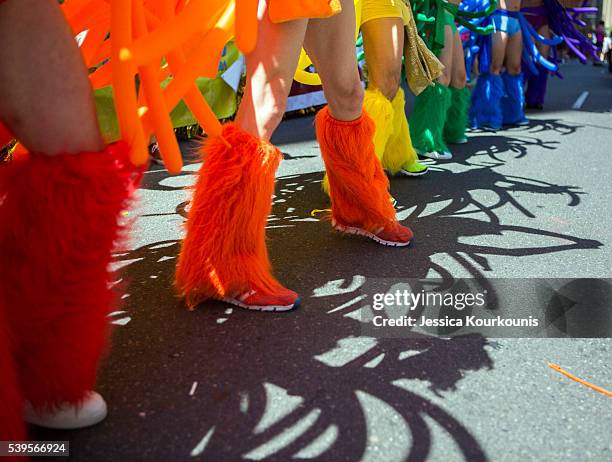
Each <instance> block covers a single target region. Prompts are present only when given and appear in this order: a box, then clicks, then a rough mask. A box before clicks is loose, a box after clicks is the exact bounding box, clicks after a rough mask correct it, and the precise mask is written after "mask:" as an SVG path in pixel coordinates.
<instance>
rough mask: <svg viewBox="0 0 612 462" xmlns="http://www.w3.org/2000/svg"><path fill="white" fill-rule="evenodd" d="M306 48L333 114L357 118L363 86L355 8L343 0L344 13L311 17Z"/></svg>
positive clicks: (348, 0) (338, 116) (351, 3)
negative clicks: (358, 63)
mask: <svg viewBox="0 0 612 462" xmlns="http://www.w3.org/2000/svg"><path fill="white" fill-rule="evenodd" d="M304 48H305V49H306V51H307V52H308V54H309V56H310V58H311V59H312V61H313V63H314V65H315V68H316V70H317V72H318V73H319V75H320V76H321V80H322V81H323V91H324V93H325V97H326V98H327V102H328V104H329V111H330V113H331V115H332V116H333V117H334V118H335V119H338V120H347V121H348V120H355V119H357V118H359V116H360V115H361V106H362V103H363V88H362V87H361V81H360V79H359V71H358V70H357V59H356V57H355V8H354V6H353V1H352V0H342V13H340V14H338V15H336V16H334V17H332V18H328V19H311V20H310V22H309V24H308V30H307V31H306V38H305V40H304Z"/></svg>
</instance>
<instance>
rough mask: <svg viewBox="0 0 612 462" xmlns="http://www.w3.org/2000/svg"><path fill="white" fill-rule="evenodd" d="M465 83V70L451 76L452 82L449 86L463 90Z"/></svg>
mask: <svg viewBox="0 0 612 462" xmlns="http://www.w3.org/2000/svg"><path fill="white" fill-rule="evenodd" d="M466 83H467V75H466V73H465V70H461V71H456V72H455V73H454V74H453V78H452V81H451V86H453V87H455V88H463V87H465V84H466Z"/></svg>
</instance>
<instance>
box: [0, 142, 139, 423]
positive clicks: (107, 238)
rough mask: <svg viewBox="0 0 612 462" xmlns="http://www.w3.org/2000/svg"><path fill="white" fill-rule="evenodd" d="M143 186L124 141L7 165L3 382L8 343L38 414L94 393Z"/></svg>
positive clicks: (0, 296) (0, 204)
mask: <svg viewBox="0 0 612 462" xmlns="http://www.w3.org/2000/svg"><path fill="white" fill-rule="evenodd" d="M135 179H136V177H135V175H134V172H133V167H132V165H131V164H130V162H129V160H128V149H127V146H125V145H124V144H123V143H119V144H115V145H112V146H109V147H108V148H107V149H106V150H105V151H104V152H85V153H80V154H61V155H54V156H47V155H41V154H31V155H29V156H24V157H20V158H19V159H15V160H14V161H13V162H11V163H9V164H7V165H5V166H2V167H0V223H1V225H0V261H1V262H2V269H3V273H2V277H0V307H3V311H4V312H3V313H2V317H3V318H4V319H5V321H6V323H3V325H2V326H0V329H5V330H7V329H6V327H7V326H8V332H9V333H10V342H7V338H6V332H4V336H3V335H2V333H0V337H3V338H1V339H0V342H1V343H2V344H1V345H0V348H1V349H2V351H1V352H0V358H1V361H2V363H3V365H2V367H3V369H2V371H3V372H2V382H4V381H5V377H7V376H6V375H5V374H6V373H7V371H5V370H4V364H5V363H7V362H8V363H9V364H10V362H11V361H10V357H9V356H7V350H6V348H7V346H8V347H9V349H10V355H11V356H12V358H13V364H14V365H15V367H16V370H15V371H14V373H15V377H17V380H18V382H19V388H20V390H21V393H22V395H23V399H26V400H29V401H30V402H31V403H32V405H33V406H34V408H36V409H50V408H53V407H55V406H57V405H59V404H61V403H66V402H68V403H77V402H79V401H80V400H81V399H82V398H83V397H84V395H85V392H86V391H88V390H91V389H92V388H93V387H94V384H95V380H96V369H97V365H98V360H99V358H100V355H101V354H102V353H103V350H104V348H105V345H106V334H107V332H106V331H107V326H108V322H107V319H106V315H107V314H108V312H109V310H110V309H111V308H112V303H113V301H114V298H115V296H114V294H113V291H112V290H111V289H110V288H109V284H110V282H111V278H110V274H109V272H108V265H109V263H110V261H111V250H112V248H113V245H114V244H115V242H116V240H117V238H118V237H119V233H120V226H119V224H118V219H119V215H120V212H121V211H122V210H124V208H125V207H126V206H127V205H128V203H127V202H128V198H129V196H130V192H131V191H132V189H133V187H134V180H135ZM12 374H13V371H10V370H9V371H8V377H9V378H10V377H11V375H12ZM9 383H10V380H9ZM4 386H7V385H6V384H4ZM8 386H11V385H8ZM11 393H12V394H13V398H12V399H17V398H15V396H16V395H15V391H14V390H12V391H11ZM3 399H4V397H3ZM20 405H21V403H20ZM18 424H19V422H15V425H18ZM16 428H18V427H16Z"/></svg>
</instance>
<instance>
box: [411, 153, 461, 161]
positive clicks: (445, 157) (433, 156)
mask: <svg viewBox="0 0 612 462" xmlns="http://www.w3.org/2000/svg"><path fill="white" fill-rule="evenodd" d="M417 154H418V155H419V157H425V158H427V159H431V160H451V159H452V158H453V155H452V154H451V155H450V156H449V155H440V154H438V153H436V152H422V151H417Z"/></svg>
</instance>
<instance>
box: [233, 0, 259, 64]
mask: <svg viewBox="0 0 612 462" xmlns="http://www.w3.org/2000/svg"><path fill="white" fill-rule="evenodd" d="M258 4H259V2H258V0H236V45H237V46H238V48H239V49H240V51H242V52H243V53H244V54H249V53H250V52H251V51H253V49H254V48H255V45H256V44H257V6H258Z"/></svg>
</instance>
